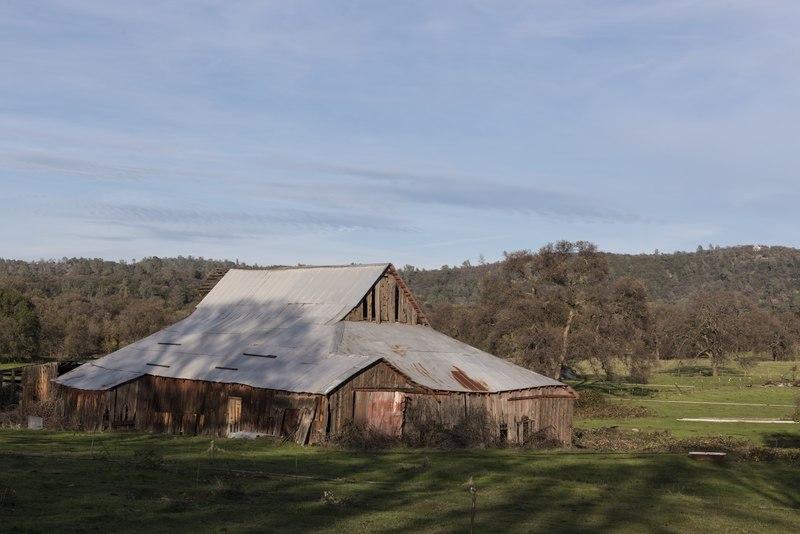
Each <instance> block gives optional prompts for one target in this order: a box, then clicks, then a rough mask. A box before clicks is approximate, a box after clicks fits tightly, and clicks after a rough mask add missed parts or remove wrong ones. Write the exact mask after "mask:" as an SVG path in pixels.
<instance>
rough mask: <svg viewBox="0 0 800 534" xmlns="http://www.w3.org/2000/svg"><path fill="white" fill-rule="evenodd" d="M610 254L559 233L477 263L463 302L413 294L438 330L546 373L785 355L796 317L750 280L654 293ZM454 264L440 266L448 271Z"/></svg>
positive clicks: (632, 371)
mask: <svg viewBox="0 0 800 534" xmlns="http://www.w3.org/2000/svg"><path fill="white" fill-rule="evenodd" d="M750 250H751V252H758V253H759V257H760V258H762V260H767V259H769V256H765V255H764V254H763V252H762V251H760V250H758V251H753V250H752V248H751V249H750ZM698 254H699V253H698ZM612 258H617V257H616V256H614V255H610V254H605V253H601V252H599V251H598V250H597V248H596V247H595V246H594V245H593V244H591V243H587V242H576V243H570V242H567V241H561V242H558V243H554V244H549V245H547V246H545V247H543V248H542V249H541V250H539V251H538V252H537V253H532V252H530V251H518V252H512V253H507V254H506V255H505V259H504V260H503V261H501V262H500V263H498V264H495V265H492V266H489V267H488V268H487V267H486V266H484V267H483V268H484V273H483V275H482V276H481V277H480V278H479V281H478V282H477V287H476V290H475V297H474V298H473V299H471V300H469V301H466V300H462V301H449V302H448V301H445V300H442V299H439V298H433V299H429V298H428V295H427V294H425V293H424V290H423V292H422V295H421V296H422V299H423V300H426V301H427V307H428V309H429V313H428V315H429V317H430V318H431V320H432V322H433V323H434V326H436V327H437V328H438V329H440V330H442V331H444V332H446V333H448V334H450V335H452V336H454V337H457V338H460V339H462V340H464V341H466V342H468V343H470V344H472V345H475V346H478V347H480V348H482V349H484V350H486V351H488V352H492V353H494V354H497V355H499V356H502V357H506V358H510V359H512V360H514V361H516V362H517V363H520V364H523V365H526V366H528V367H530V368H533V369H536V370H537V371H540V372H543V373H546V374H549V375H552V376H559V374H560V373H561V372H562V371H563V370H564V369H565V368H569V367H570V366H572V365H574V364H576V363H577V362H588V363H589V364H591V365H593V366H595V367H596V368H597V370H598V371H601V372H604V373H605V375H606V376H607V377H608V378H612V379H613V378H616V376H615V373H616V372H617V371H618V370H619V369H626V370H627V373H628V376H629V377H630V378H631V379H633V380H636V381H646V380H647V379H648V376H649V374H650V370H651V368H652V365H653V363H654V362H655V361H657V360H658V359H662V358H680V359H696V358H705V359H706V360H707V361H708V364H709V366H710V368H711V370H712V373H713V374H716V373H717V371H718V370H719V368H720V366H721V365H722V364H723V363H725V362H726V361H728V360H730V359H731V358H735V359H736V360H737V361H738V362H739V363H741V364H742V365H745V366H746V365H748V364H749V362H751V361H752V360H753V359H754V358H771V359H775V360H781V359H794V357H795V349H796V344H797V342H798V340H800V321H799V320H798V315H797V314H796V313H794V312H793V311H792V310H791V308H790V307H789V306H783V307H779V306H775V305H774V304H775V302H774V300H773V299H768V300H764V299H760V300H759V299H757V298H754V297H753V296H751V295H760V294H762V291H761V289H760V288H759V287H758V286H756V285H753V284H750V285H748V286H747V287H748V289H749V291H746V292H745V291H736V290H733V289H725V288H722V287H717V286H712V287H713V289H708V288H706V287H705V286H703V285H701V286H700V288H699V289H698V290H695V291H693V292H692V291H687V292H686V294H685V295H684V296H681V297H674V298H673V299H672V300H669V301H654V300H653V299H652V298H651V297H650V295H649V292H648V284H647V283H646V282H645V281H642V280H639V279H636V278H635V277H632V276H627V275H626V272H624V271H623V272H622V273H620V272H619V269H618V271H617V273H616V274H615V273H614V272H613V270H612V267H611V265H612V263H614V262H613V261H611V260H612ZM762 260H758V261H762ZM614 261H616V259H614ZM469 269H470V268H469V266H466V265H464V266H462V267H461V268H460V270H469ZM408 270H409V268H408V267H407V268H406V269H405V271H406V272H407V271H408ZM453 271H454V270H453V269H448V270H447V272H448V276H449V277H451V278H452V277H453V276H454V275H453ZM631 271H634V270H633V269H629V270H628V271H627V272H631ZM473 273H474V271H473ZM473 273H470V274H473ZM783 274H784V273H780V274H779V276H783ZM795 275H796V273H795ZM415 276H416V273H412V277H411V280H412V283H411V285H412V289H415V290H416V288H415V287H414V283H413V281H414V280H415ZM753 278H754V277H751V280H752V279H753ZM469 279H470V278H469V277H463V278H462V281H463V280H469ZM765 284H766V286H767V287H768V288H769V287H776V286H778V285H781V284H783V285H784V286H785V283H784V282H780V281H765ZM430 287H434V288H437V294H439V295H440V294H442V289H441V288H438V287H437V286H435V285H432V286H430ZM785 302H791V300H787V301H785Z"/></svg>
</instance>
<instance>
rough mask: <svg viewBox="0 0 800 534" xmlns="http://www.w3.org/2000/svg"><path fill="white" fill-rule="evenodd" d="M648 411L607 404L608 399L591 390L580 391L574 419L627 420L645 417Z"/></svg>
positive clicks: (624, 405) (628, 405) (642, 408)
mask: <svg viewBox="0 0 800 534" xmlns="http://www.w3.org/2000/svg"><path fill="white" fill-rule="evenodd" d="M650 413H651V412H650V410H648V409H647V408H645V407H643V406H632V405H630V404H626V403H623V402H609V400H608V397H606V396H605V395H603V394H602V393H600V392H599V391H595V390H592V389H589V390H585V391H581V392H580V397H579V398H578V400H576V401H575V408H574V415H575V417H579V418H584V419H628V418H631V417H646V416H648V415H650Z"/></svg>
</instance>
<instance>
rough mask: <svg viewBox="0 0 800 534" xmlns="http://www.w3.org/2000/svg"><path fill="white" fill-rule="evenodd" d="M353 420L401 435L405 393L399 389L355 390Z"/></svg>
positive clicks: (394, 434) (391, 434) (385, 431)
mask: <svg viewBox="0 0 800 534" xmlns="http://www.w3.org/2000/svg"><path fill="white" fill-rule="evenodd" d="M354 393H355V395H354V397H353V421H354V422H355V423H359V424H364V425H369V426H371V427H372V428H374V429H376V430H379V431H381V432H383V433H384V434H388V435H390V436H399V435H400V429H401V428H402V426H403V405H404V402H405V397H406V396H405V395H404V394H403V393H401V392H399V391H355V392H354Z"/></svg>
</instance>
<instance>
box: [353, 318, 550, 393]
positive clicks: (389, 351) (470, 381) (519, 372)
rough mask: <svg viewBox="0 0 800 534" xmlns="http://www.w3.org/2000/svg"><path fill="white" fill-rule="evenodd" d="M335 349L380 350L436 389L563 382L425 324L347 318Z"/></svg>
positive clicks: (505, 388) (522, 386) (501, 387)
mask: <svg viewBox="0 0 800 534" xmlns="http://www.w3.org/2000/svg"><path fill="white" fill-rule="evenodd" d="M344 325H345V329H344V335H343V337H342V342H341V344H340V345H339V352H341V353H344V354H352V355H366V354H372V355H380V356H381V358H383V359H385V360H386V361H387V362H389V363H390V364H391V365H392V366H393V367H395V368H396V369H397V370H399V371H400V372H402V373H403V374H404V375H406V376H407V377H409V378H410V379H412V380H413V381H414V382H415V383H417V384H419V385H421V386H424V387H427V388H430V389H434V390H440V391H488V392H496V391H510V390H516V389H527V388H536V387H543V386H559V385H563V384H562V383H561V382H559V381H557V380H553V379H552V378H548V377H546V376H543V375H540V374H538V373H535V372H533V371H530V370H528V369H525V368H523V367H520V366H518V365H514V364H513V363H511V362H509V361H506V360H503V359H501V358H498V357H496V356H493V355H491V354H489V353H486V352H483V351H482V350H479V349H476V348H475V347H472V346H470V345H467V344H465V343H462V342H460V341H458V340H456V339H453V338H451V337H448V336H446V335H444V334H442V333H441V332H437V331H435V330H433V329H432V328H427V327H424V326H413V325H406V324H397V323H381V324H375V323H357V322H345V323H344Z"/></svg>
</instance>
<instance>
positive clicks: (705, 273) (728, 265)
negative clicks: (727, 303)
mask: <svg viewBox="0 0 800 534" xmlns="http://www.w3.org/2000/svg"><path fill="white" fill-rule="evenodd" d="M608 262H609V266H610V269H611V274H612V276H614V277H622V276H628V277H631V278H636V279H638V280H641V281H642V282H644V284H645V286H646V287H647V291H648V294H649V295H650V298H651V299H653V300H655V301H659V302H675V301H678V300H682V299H685V298H686V297H688V296H689V295H691V294H693V293H696V292H698V291H733V292H736V293H741V294H743V295H745V296H746V297H749V298H751V299H753V300H755V301H756V302H758V303H759V304H760V305H762V306H764V307H769V308H774V309H781V310H792V311H798V309H800V308H798V306H800V250H798V249H794V248H787V247H764V246H752V245H750V246H739V247H729V248H719V247H714V248H713V249H711V248H709V249H705V250H704V249H700V248H698V250H697V252H691V253H685V252H677V253H675V254H648V255H644V254H643V255H636V256H633V255H624V254H609V255H608Z"/></svg>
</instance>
